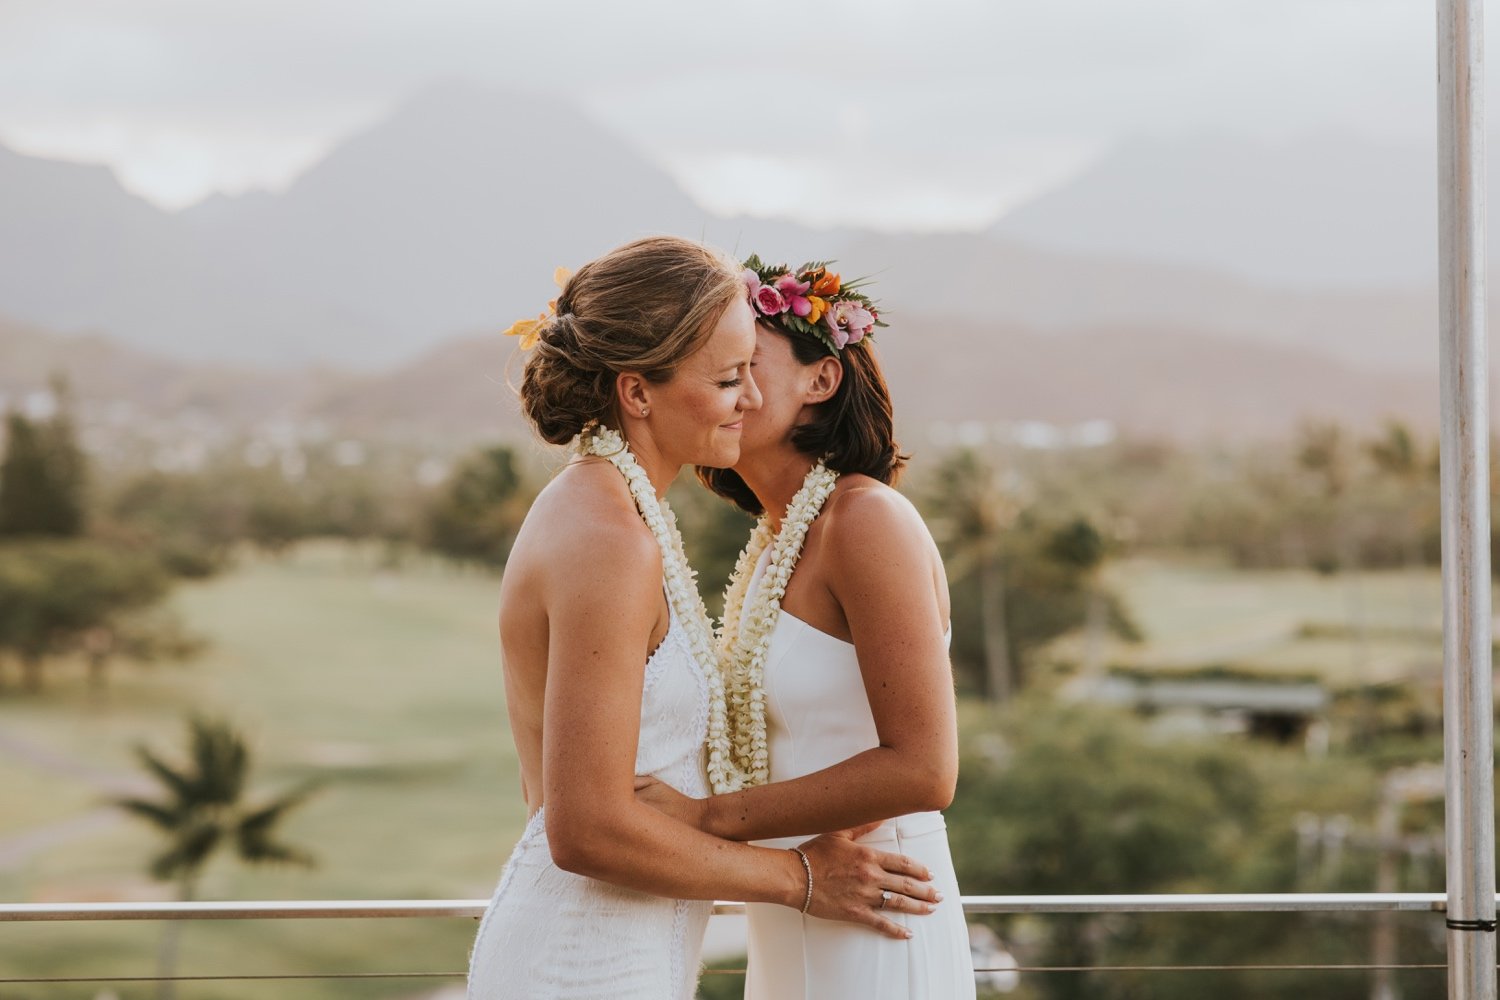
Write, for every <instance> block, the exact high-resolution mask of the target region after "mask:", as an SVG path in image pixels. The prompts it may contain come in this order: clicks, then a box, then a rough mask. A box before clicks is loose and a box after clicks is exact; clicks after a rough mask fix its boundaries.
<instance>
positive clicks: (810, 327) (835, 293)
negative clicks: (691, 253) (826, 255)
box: [745, 254, 886, 354]
mask: <svg viewBox="0 0 1500 1000" xmlns="http://www.w3.org/2000/svg"><path fill="white" fill-rule="evenodd" d="M831 263H832V261H813V262H812V263H809V264H804V265H802V266H801V267H799V268H796V269H793V268H790V267H787V266H786V265H785V264H769V265H768V264H764V263H762V262H761V259H760V258H759V257H758V256H755V255H754V254H752V255H751V256H750V258H749V259H747V260H746V261H745V286H746V287H747V288H748V289H749V290H750V303H751V304H752V305H753V306H754V307H755V312H756V318H757V319H759V320H760V321H761V322H763V323H770V324H771V325H773V326H776V327H779V328H780V329H781V330H783V331H785V332H787V333H791V334H801V335H803V336H808V337H816V338H817V339H818V340H820V341H822V342H823V345H824V346H825V347H827V348H828V350H829V351H830V352H832V353H834V354H837V353H839V352H840V351H842V350H843V349H844V348H845V347H847V346H849V345H850V344H857V343H859V342H860V341H861V340H863V339H865V338H866V337H868V336H869V335H870V334H871V333H873V332H875V328H876V327H877V326H885V325H886V324H885V323H883V322H881V319H880V313H879V312H878V311H877V310H876V308H875V303H874V302H873V301H871V300H870V297H869V296H868V295H865V294H864V293H863V292H861V291H859V290H858V289H859V288H861V287H862V286H863V285H864V284H865V281H863V280H860V281H844V280H843V279H842V278H840V277H839V276H838V275H837V274H834V273H833V272H832V271H830V270H828V265H829V264H831Z"/></svg>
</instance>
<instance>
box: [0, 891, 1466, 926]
mask: <svg viewBox="0 0 1500 1000" xmlns="http://www.w3.org/2000/svg"><path fill="white" fill-rule="evenodd" d="M962 901H963V908H964V912H965V913H969V914H976V913H1267V912H1277V913H1295V912H1334V913H1340V912H1361V911H1362V912H1370V911H1411V912H1428V913H1434V912H1436V913H1440V912H1442V911H1443V910H1444V909H1445V907H1446V904H1447V897H1446V896H1444V895H1443V894H1442V893H1435V892H1286V893H1162V894H1145V895H1143V894H1124V895H1075V896H964V897H963V900H962ZM488 904H489V901H488V900H484V899H363V900H261V901H255V900H237V901H231V902H202V901H199V902H190V903H173V902H153V903H0V923H6V922H27V921H48V920H60V921H89V920H342V919H367V918H400V917H471V918H476V919H477V918H478V917H480V916H482V915H483V914H484V910H485V907H486V906H487V905H488ZM744 911H745V904H744V903H732V902H719V903H715V904H714V910H713V912H714V913H715V915H718V916H727V915H731V914H740V913H744Z"/></svg>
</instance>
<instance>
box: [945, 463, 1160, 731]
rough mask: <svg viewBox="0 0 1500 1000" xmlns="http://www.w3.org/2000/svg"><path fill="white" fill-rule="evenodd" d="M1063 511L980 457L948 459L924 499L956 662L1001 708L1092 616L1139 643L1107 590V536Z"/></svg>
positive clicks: (1124, 615)
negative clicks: (1037, 662)
mask: <svg viewBox="0 0 1500 1000" xmlns="http://www.w3.org/2000/svg"><path fill="white" fill-rule="evenodd" d="M1054 506H1055V505H1053V504H1048V505H1043V504H1040V503H1034V502H1029V501H1027V500H1026V499H1025V498H1024V497H1023V494H1022V492H1021V490H1020V489H1019V488H1017V487H1015V486H1012V485H1009V484H1008V483H1007V482H1006V479H1005V477H1003V476H1002V475H1001V474H1000V473H999V472H998V470H997V469H996V468H995V466H994V465H993V464H991V463H990V462H989V460H987V459H986V458H984V457H983V456H980V455H978V454H976V453H974V452H971V451H960V452H955V453H953V454H952V455H950V456H949V457H948V458H947V459H945V461H944V462H943V464H942V465H941V466H939V468H938V471H937V474H936V475H935V476H934V478H933V480H932V481H931V482H930V483H929V485H928V489H927V490H926V491H925V492H924V493H923V495H922V507H923V512H924V513H925V514H926V515H927V516H928V522H929V524H930V525H931V526H932V529H933V533H934V535H935V536H936V538H937V540H938V543H939V545H940V547H941V548H942V551H943V557H944V559H945V561H946V564H947V567H948V580H949V584H950V587H951V589H952V597H953V651H954V660H955V665H956V666H957V667H958V668H959V669H960V671H967V672H968V673H969V674H970V678H969V680H970V684H971V686H972V687H973V688H975V689H976V690H978V691H982V692H984V694H985V696H986V697H987V698H988V699H989V700H990V701H993V702H1004V701H1007V700H1009V699H1010V698H1012V697H1014V696H1015V695H1016V694H1017V693H1019V692H1020V691H1021V690H1022V689H1023V687H1024V686H1025V684H1026V683H1027V681H1028V679H1029V677H1028V675H1029V672H1030V667H1031V661H1032V659H1033V658H1034V656H1035V654H1036V652H1037V650H1039V649H1040V648H1041V647H1042V646H1044V645H1045V644H1046V643H1048V642H1050V641H1052V640H1053V639H1056V638H1058V637H1059V636H1062V635H1065V634H1066V633H1068V632H1071V631H1073V630H1074V629H1076V628H1079V627H1081V626H1084V625H1087V624H1089V623H1090V620H1091V609H1093V610H1092V614H1093V620H1095V621H1097V622H1098V627H1099V628H1100V629H1101V630H1102V629H1103V628H1106V627H1107V628H1108V629H1110V630H1111V631H1113V632H1115V633H1116V634H1118V635H1120V636H1123V637H1125V638H1130V639H1133V638H1137V637H1138V636H1139V633H1138V631H1137V629H1136V628H1135V625H1134V624H1133V622H1132V621H1131V620H1130V617H1129V615H1128V614H1126V612H1125V610H1124V608H1123V607H1122V606H1121V605H1120V603H1119V601H1118V600H1117V599H1116V598H1115V597H1114V596H1113V595H1111V594H1109V593H1108V592H1107V591H1105V590H1104V589H1103V588H1102V587H1100V586H1099V585H1098V582H1097V576H1098V571H1099V568H1100V567H1101V565H1102V564H1103V559H1104V553H1105V549H1104V546H1103V539H1102V538H1101V537H1100V536H1099V534H1098V532H1097V531H1096V530H1095V529H1094V528H1093V527H1092V525H1091V524H1090V523H1089V522H1088V521H1086V520H1084V519H1081V518H1078V517H1067V518H1062V519H1059V516H1058V513H1057V512H1056V511H1055V510H1054V509H1052V508H1053V507H1054ZM975 664H977V665H978V669H977V670H975V669H973V665H975Z"/></svg>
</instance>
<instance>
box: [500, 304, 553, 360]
mask: <svg viewBox="0 0 1500 1000" xmlns="http://www.w3.org/2000/svg"><path fill="white" fill-rule="evenodd" d="M545 322H547V314H546V313H539V314H538V315H537V318H536V319H518V320H516V321H515V322H514V323H512V324H511V325H510V329H508V330H506V331H505V336H507V337H520V338H521V350H523V351H529V350H531V349H532V348H533V347H535V346H536V342H537V340H538V338H540V336H541V329H542V324H543V323H545Z"/></svg>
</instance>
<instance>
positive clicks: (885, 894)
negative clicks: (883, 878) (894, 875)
mask: <svg viewBox="0 0 1500 1000" xmlns="http://www.w3.org/2000/svg"><path fill="white" fill-rule="evenodd" d="M890 901H891V890H889V889H882V890H880V905H879V906H877V907H876V909H877V910H883V909H885V904H886V903H889V902H890Z"/></svg>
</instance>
